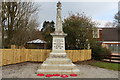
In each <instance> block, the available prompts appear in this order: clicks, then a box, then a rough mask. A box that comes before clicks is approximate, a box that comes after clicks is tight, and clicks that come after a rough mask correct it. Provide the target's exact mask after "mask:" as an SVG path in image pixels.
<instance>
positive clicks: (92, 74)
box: [2, 62, 118, 78]
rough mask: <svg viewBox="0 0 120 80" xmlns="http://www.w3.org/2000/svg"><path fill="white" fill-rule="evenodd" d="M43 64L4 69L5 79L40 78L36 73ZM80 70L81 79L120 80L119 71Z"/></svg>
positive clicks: (84, 66)
mask: <svg viewBox="0 0 120 80" xmlns="http://www.w3.org/2000/svg"><path fill="white" fill-rule="evenodd" d="M40 65H41V63H30V62H25V63H19V64H14V65H8V66H3V67H2V77H3V78H40V77H38V76H36V74H35V71H37V69H38V67H39V66H40ZM77 66H78V68H79V69H80V75H79V77H80V78H118V71H113V70H107V69H103V68H99V67H93V66H90V65H77Z"/></svg>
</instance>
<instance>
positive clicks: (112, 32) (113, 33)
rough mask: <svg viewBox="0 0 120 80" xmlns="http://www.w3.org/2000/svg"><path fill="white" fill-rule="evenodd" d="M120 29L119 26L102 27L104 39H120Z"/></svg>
mask: <svg viewBox="0 0 120 80" xmlns="http://www.w3.org/2000/svg"><path fill="white" fill-rule="evenodd" d="M119 36H120V31H118V28H102V37H103V40H104V41H120V37H119Z"/></svg>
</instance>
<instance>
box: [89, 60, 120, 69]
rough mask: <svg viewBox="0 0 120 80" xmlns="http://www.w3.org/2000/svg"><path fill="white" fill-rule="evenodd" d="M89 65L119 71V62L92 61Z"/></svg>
mask: <svg viewBox="0 0 120 80" xmlns="http://www.w3.org/2000/svg"><path fill="white" fill-rule="evenodd" d="M90 65H92V66H97V67H101V68H105V69H110V70H116V71H120V64H117V63H108V62H93V63H91V64H90Z"/></svg>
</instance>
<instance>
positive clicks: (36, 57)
mask: <svg viewBox="0 0 120 80" xmlns="http://www.w3.org/2000/svg"><path fill="white" fill-rule="evenodd" d="M50 52H51V50H47V49H0V59H1V60H0V61H1V62H0V66H3V65H8V64H16V63H20V62H26V61H36V62H43V61H45V59H46V58H47V57H48V56H49V53H50ZM66 53H67V56H68V57H69V58H70V59H71V60H72V61H73V62H76V61H84V60H89V59H91V50H66Z"/></svg>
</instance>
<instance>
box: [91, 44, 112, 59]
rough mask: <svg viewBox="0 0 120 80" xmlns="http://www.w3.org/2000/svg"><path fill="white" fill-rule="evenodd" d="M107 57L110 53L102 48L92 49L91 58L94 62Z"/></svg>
mask: <svg viewBox="0 0 120 80" xmlns="http://www.w3.org/2000/svg"><path fill="white" fill-rule="evenodd" d="M109 55H111V51H110V50H109V49H107V48H103V47H102V46H95V47H93V48H92V57H93V59H95V60H101V59H104V58H105V57H106V56H109Z"/></svg>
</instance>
